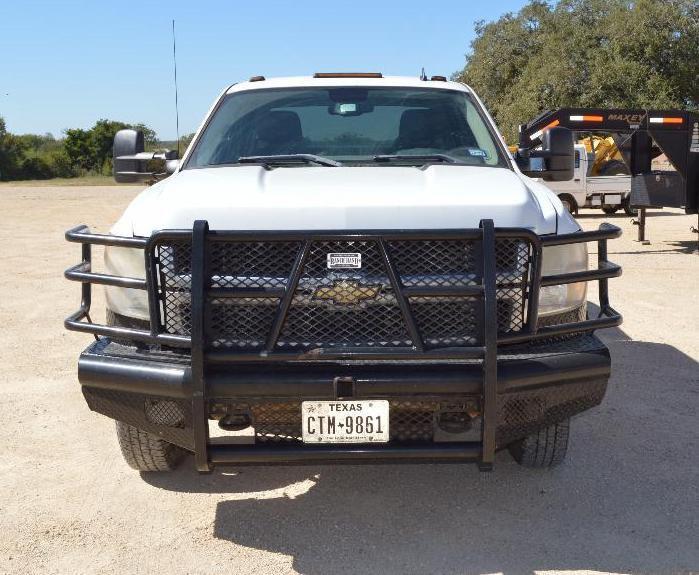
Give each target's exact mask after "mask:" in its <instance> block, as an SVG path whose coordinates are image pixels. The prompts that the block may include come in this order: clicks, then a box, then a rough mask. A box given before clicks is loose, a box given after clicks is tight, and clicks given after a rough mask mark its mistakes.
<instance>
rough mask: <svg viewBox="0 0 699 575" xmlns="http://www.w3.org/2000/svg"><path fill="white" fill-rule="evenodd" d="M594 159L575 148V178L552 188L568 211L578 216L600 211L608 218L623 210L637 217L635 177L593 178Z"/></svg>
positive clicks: (580, 149) (582, 148) (617, 175)
mask: <svg viewBox="0 0 699 575" xmlns="http://www.w3.org/2000/svg"><path fill="white" fill-rule="evenodd" d="M589 166H590V158H589V157H588V155H587V151H586V149H585V146H584V145H582V144H575V170H574V173H573V178H572V179H570V180H566V181H557V182H550V183H549V184H548V186H549V188H551V189H552V190H553V191H554V192H556V194H557V195H558V197H559V199H560V200H561V202H562V203H563V205H564V206H565V207H566V209H567V210H568V211H569V212H570V213H572V214H576V213H577V212H578V209H579V208H598V209H600V208H601V209H602V210H603V211H604V213H605V214H614V213H616V212H617V211H618V210H620V209H623V210H624V212H625V213H626V214H627V215H629V216H635V215H636V210H635V209H634V208H632V207H631V205H630V199H631V176H629V175H626V174H623V173H619V174H612V175H604V176H589V175H588V173H589V171H590V170H589Z"/></svg>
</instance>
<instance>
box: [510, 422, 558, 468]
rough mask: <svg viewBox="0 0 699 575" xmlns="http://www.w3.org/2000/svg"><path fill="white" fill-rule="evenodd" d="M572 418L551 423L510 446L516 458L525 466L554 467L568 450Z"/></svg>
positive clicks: (511, 452)
mask: <svg viewBox="0 0 699 575" xmlns="http://www.w3.org/2000/svg"><path fill="white" fill-rule="evenodd" d="M569 432H570V419H566V420H565V421H562V422H560V423H556V424H554V425H550V426H549V427H545V428H544V429H541V430H539V431H538V432H536V433H532V434H531V435H527V436H526V437H525V438H524V439H520V440H519V441H515V442H514V443H511V444H510V445H509V446H508V449H509V451H510V454H511V455H512V457H513V458H514V460H515V461H516V462H517V463H519V464H520V465H522V466H524V467H537V468H543V467H554V466H556V465H558V464H560V463H562V462H563V460H564V459H565V456H566V451H567V450H568V435H569Z"/></svg>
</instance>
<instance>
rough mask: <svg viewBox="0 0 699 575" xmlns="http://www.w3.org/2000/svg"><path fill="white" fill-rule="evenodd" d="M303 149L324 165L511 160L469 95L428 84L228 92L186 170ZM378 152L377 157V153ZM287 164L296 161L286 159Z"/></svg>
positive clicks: (493, 163) (482, 163)
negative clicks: (427, 85)
mask: <svg viewBox="0 0 699 575" xmlns="http://www.w3.org/2000/svg"><path fill="white" fill-rule="evenodd" d="M300 154H304V155H306V156H311V155H312V156H314V157H317V158H320V159H324V160H325V161H326V164H321V163H317V162H316V163H313V162H311V161H307V162H306V163H305V164H304V163H296V162H293V165H327V161H328V160H335V161H337V162H341V163H342V165H375V166H386V165H395V164H396V163H398V164H400V163H405V162H407V163H411V158H406V156H420V158H419V162H418V161H417V160H415V161H414V162H412V163H420V164H424V163H427V162H430V161H445V160H447V161H449V162H450V163H458V164H469V165H477V166H501V167H506V166H507V165H508V164H507V162H506V160H505V159H504V156H503V154H502V152H501V150H500V149H499V147H498V146H497V145H496V143H495V137H494V134H493V133H492V132H491V130H490V129H489V127H488V125H487V124H486V122H485V121H484V119H483V117H482V116H481V113H480V111H479V109H478V107H477V106H476V104H475V103H474V102H473V100H472V99H471V97H470V95H469V94H467V93H465V92H460V91H455V90H435V89H429V88H355V87H340V88H288V89H286V88H285V89H268V90H264V89H263V90H249V91H245V92H238V93H234V94H229V95H227V96H226V97H225V98H224V99H223V101H222V102H221V104H220V105H219V106H218V108H217V109H216V111H215V112H214V115H213V117H212V118H211V120H210V121H209V123H208V124H207V126H206V128H205V129H204V132H203V133H202V135H201V137H200V138H199V139H198V141H197V143H196V147H195V148H194V151H193V153H192V154H191V156H190V158H189V161H188V162H187V165H186V168H197V167H199V168H201V167H208V166H216V165H230V164H236V163H242V162H239V160H240V158H244V159H245V160H244V163H250V160H251V159H252V160H255V159H256V158H257V157H259V156H263V157H265V158H269V157H273V156H292V155H300ZM377 156H378V157H377ZM283 165H292V163H284V164H283Z"/></svg>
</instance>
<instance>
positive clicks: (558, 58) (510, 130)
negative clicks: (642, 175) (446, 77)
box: [454, 0, 699, 141]
mask: <svg viewBox="0 0 699 575" xmlns="http://www.w3.org/2000/svg"><path fill="white" fill-rule="evenodd" d="M475 31H476V38H475V40H474V41H473V42H472V43H471V51H470V53H469V54H467V56H466V65H465V66H464V68H463V70H461V71H459V72H457V73H456V74H454V77H455V78H456V79H458V80H461V81H464V82H466V83H468V84H470V85H471V86H473V88H474V89H475V90H476V91H477V92H478V94H479V95H480V96H481V97H482V98H483V100H484V101H485V103H486V105H487V107H488V108H489V109H490V110H491V112H492V113H493V115H494V117H495V119H496V121H497V123H498V125H499V126H500V128H501V129H502V131H503V132H504V133H505V136H506V137H507V138H508V139H509V140H510V141H514V140H515V139H516V134H517V126H518V125H519V124H521V123H523V122H525V121H527V120H529V119H531V118H532V117H533V116H535V115H537V114H538V113H540V112H542V111H543V110H546V109H553V108H557V107H561V106H580V107H626V106H628V107H655V108H686V109H697V108H699V67H697V62H699V3H697V2H696V0H637V1H629V0H561V1H560V2H558V3H556V4H550V3H548V2H544V1H542V0H531V1H530V2H529V4H527V5H526V6H524V8H522V9H521V10H520V11H519V12H517V13H516V14H513V13H509V14H505V15H504V16H502V17H501V18H499V19H498V20H496V21H494V22H489V23H485V22H478V23H477V24H476V27H475Z"/></svg>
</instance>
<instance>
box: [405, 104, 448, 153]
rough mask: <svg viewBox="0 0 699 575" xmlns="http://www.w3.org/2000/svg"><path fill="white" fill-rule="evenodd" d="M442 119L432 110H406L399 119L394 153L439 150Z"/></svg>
mask: <svg viewBox="0 0 699 575" xmlns="http://www.w3.org/2000/svg"><path fill="white" fill-rule="evenodd" d="M441 119H442V118H441V117H440V116H439V115H438V114H436V113H435V111H434V110H428V109H420V110H406V111H405V112H403V114H402V115H401V117H400V127H399V131H398V138H397V139H396V142H395V147H396V151H398V150H409V149H412V148H441V147H442V146H441V144H440V140H441V139H442V138H443V136H444V130H443V129H442V128H443V125H444V122H443V121H440V120H441Z"/></svg>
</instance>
